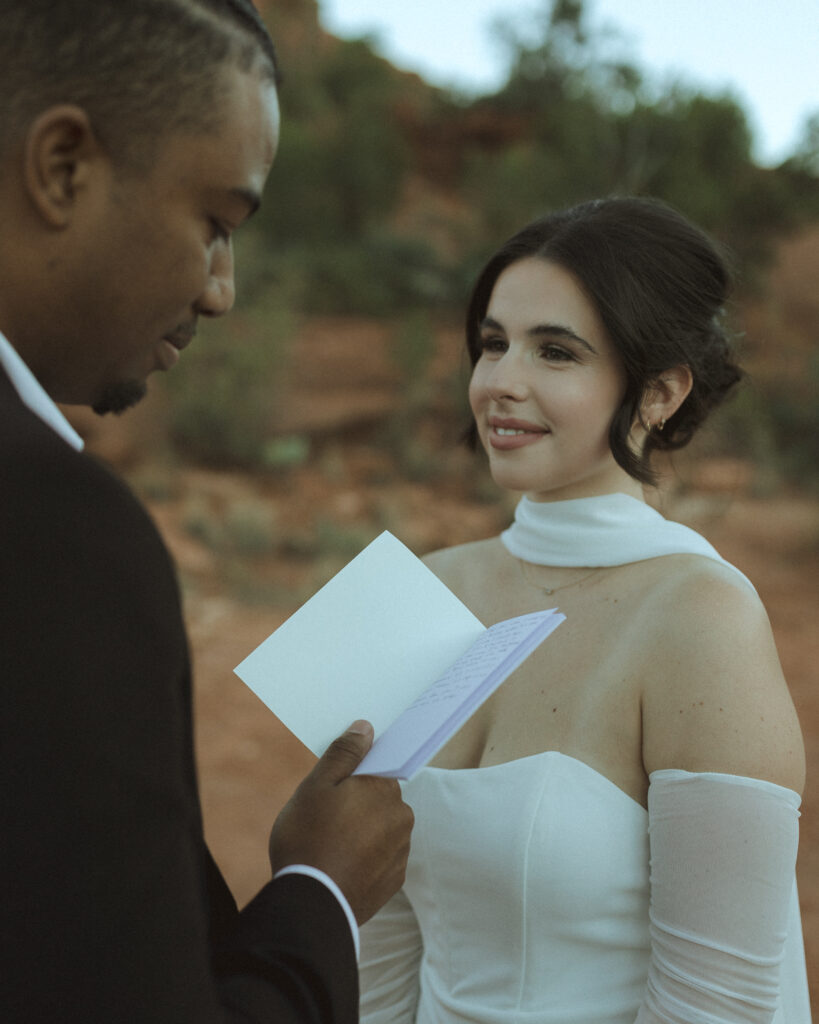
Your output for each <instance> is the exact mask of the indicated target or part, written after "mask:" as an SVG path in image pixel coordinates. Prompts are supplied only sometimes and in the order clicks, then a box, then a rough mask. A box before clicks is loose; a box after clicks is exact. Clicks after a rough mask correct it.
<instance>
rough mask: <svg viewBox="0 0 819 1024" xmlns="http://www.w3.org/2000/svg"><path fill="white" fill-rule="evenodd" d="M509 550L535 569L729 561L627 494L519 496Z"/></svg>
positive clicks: (504, 537)
mask: <svg viewBox="0 0 819 1024" xmlns="http://www.w3.org/2000/svg"><path fill="white" fill-rule="evenodd" d="M501 541H502V543H503V545H504V547H505V548H506V549H507V551H508V552H509V553H510V554H512V555H514V556H515V557H516V558H522V559H523V560H524V561H526V562H531V563H533V564H534V565H554V566H583V567H586V566H588V567H592V566H610V565H626V564H627V563H628V562H641V561H643V560H644V559H646V558H657V557H658V556H659V555H676V554H694V555H703V556H704V557H705V558H711V559H713V560H714V561H716V562H720V563H722V565H726V566H728V567H729V568H730V569H733V570H734V572H736V573H738V574H739V575H740V576H741V577H742V579H743V580H745V582H746V583H748V585H749V586H751V587H752V586H753V585H752V584H751V583H750V581H749V580H748V579H747V577H745V576H743V574H742V573H741V572H740V571H739V569H737V568H736V567H735V566H733V565H731V564H730V562H726V561H725V559H724V558H723V557H722V556H721V555H720V554H718V553H717V551H716V550H715V549H714V548H713V547H712V546H711V545H710V544H709V543H708V541H707V540H706V539H705V538H704V537H701V536H700V535H699V534H698V533H696V532H695V531H694V530H691V529H689V528H688V527H687V526H683V525H682V523H674V522H671V521H670V520H667V519H664V518H663V517H662V516H661V515H660V513H659V512H656V511H655V510H654V509H653V508H651V507H650V506H649V505H646V504H645V502H642V501H639V500H638V499H637V498H632V497H630V496H629V495H628V494H603V495H600V496H599V497H594V498H575V499H573V500H571V501H531V500H530V499H529V498H526V497H524V498H521V500H520V502H519V503H518V506H517V508H516V509H515V521H514V523H512V525H511V526H510V527H509V529H507V530H504V531H503V533H502V534H501Z"/></svg>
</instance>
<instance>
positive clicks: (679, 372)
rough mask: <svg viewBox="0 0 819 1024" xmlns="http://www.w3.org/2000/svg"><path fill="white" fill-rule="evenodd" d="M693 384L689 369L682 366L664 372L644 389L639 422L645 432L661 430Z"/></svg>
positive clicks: (686, 396)
mask: <svg viewBox="0 0 819 1024" xmlns="http://www.w3.org/2000/svg"><path fill="white" fill-rule="evenodd" d="M693 384H694V377H693V375H692V373H691V369H690V367H688V366H686V365H684V364H682V365H680V366H674V367H672V368H671V369H670V370H664V371H663V373H662V374H661V375H660V376H659V377H658V378H657V380H656V381H654V383H653V384H652V385H650V387H648V388H646V391H645V394H644V395H643V400H642V402H641V403H640V422H641V423H642V425H643V426H644V427H645V428H646V430H651V428H652V427H656V428H657V429H659V430H662V429H663V427H664V426H665V424H666V420H670V419H671V417H672V416H673V415H674V413H675V412H676V411H677V410H678V409H679V407H680V406H681V405H682V404H683V402H684V401H685V400H686V398H688V395H689V394H690V392H691V388H692V387H693Z"/></svg>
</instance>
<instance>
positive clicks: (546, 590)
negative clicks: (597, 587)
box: [517, 558, 603, 597]
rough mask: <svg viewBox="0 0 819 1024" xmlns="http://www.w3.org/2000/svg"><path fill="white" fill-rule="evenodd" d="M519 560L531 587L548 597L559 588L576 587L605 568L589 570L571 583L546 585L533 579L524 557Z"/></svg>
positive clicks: (599, 567)
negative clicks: (555, 585)
mask: <svg viewBox="0 0 819 1024" xmlns="http://www.w3.org/2000/svg"><path fill="white" fill-rule="evenodd" d="M517 561H518V564H519V565H520V571H521V575H522V576H523V578H524V580H525V581H526V582H527V583H528V584H529V586H530V587H534V588H535V590H539V591H540V592H541V594H545V595H546V596H547V597H551V596H552V594H556V593H557V592H558V590H566V589H567V588H568V587H574V586H576V585H577V584H578V583H582V582H583V580H588V579H591V577H592V576H594V575H595V573H598V572H600V570H601V569H602V568H603V566H600V565H599V566H598V567H597V568H596V569H592V571H591V572H587V573H586V575H585V576H581V577H580V578H579V579H576V580H571V582H569V583H561V584H560V585H559V586H557V587H544V586H543V585H542V584H540V583H535V581H534V580H533V579H530V577H529V574H528V573H527V571H526V562H524V561H523V559H522V558H518V560H517Z"/></svg>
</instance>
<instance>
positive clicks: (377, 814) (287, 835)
mask: <svg viewBox="0 0 819 1024" xmlns="http://www.w3.org/2000/svg"><path fill="white" fill-rule="evenodd" d="M372 740H373V729H372V726H371V725H370V724H369V722H354V723H353V725H351V726H350V728H349V729H348V730H347V732H345V733H344V735H343V736H340V737H339V738H338V739H337V740H335V741H334V742H333V743H332V744H331V745H330V747H329V748H328V750H327V752H326V753H325V754H324V756H323V757H322V758H321V759H320V760H319V762H318V764H317V765H316V766H315V768H314V769H313V770H312V771H311V772H310V774H309V775H308V776H307V777H306V778H305V779H304V781H303V782H302V783H301V785H300V786H299V788H298V789H297V790H296V792H295V793H294V794H293V796H292V797H291V798H290V801H289V802H288V803H287V805H286V806H285V807H284V809H283V810H282V812H281V814H280V815H279V817H278V818H277V819H276V822H275V824H274V825H273V831H272V832H271V834H270V864H271V867H272V868H273V873H274V874H275V873H276V871H278V870H280V869H281V868H283V867H286V866H287V865H288V864H307V865H310V866H312V867H315V868H318V869H319V870H320V871H323V872H325V874H327V875H329V876H330V878H332V879H333V881H334V882H335V883H336V884H337V885H338V887H339V888H340V889H341V891H342V892H343V893H344V895H345V897H346V898H347V900H348V902H349V904H350V906H351V907H352V910H353V913H354V914H355V916H356V920H357V921H358V923H359V924H363V923H364V922H365V921H367V920H368V919H369V918H370V917H372V915H373V914H374V913H375V912H376V910H378V909H379V907H381V906H382V905H383V904H384V903H386V902H387V900H388V899H389V898H390V896H392V895H393V893H395V892H397V890H398V889H400V888H401V886H402V885H403V883H404V873H405V871H406V866H407V857H408V855H409V847H410V833H411V831H412V825H413V820H414V819H413V814H412V811H411V810H410V808H409V807H408V806H407V805H406V804H405V803H404V802H403V800H402V799H401V791H400V788H399V786H398V783H397V782H396V781H395V780H394V779H379V778H376V777H374V776H372V775H356V776H355V777H351V772H352V771H353V769H355V768H356V767H357V765H358V763H359V762H360V761H361V759H362V758H363V757H364V755H365V754H366V753H367V751H368V750H369V749H370V746H371V745H372Z"/></svg>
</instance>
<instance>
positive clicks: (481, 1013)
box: [361, 495, 810, 1024]
mask: <svg viewBox="0 0 819 1024" xmlns="http://www.w3.org/2000/svg"><path fill="white" fill-rule="evenodd" d="M632 502H633V503H634V505H637V506H640V507H639V508H637V509H634V508H633V507H632V506H631V504H629V503H632ZM624 503H625V504H624ZM530 504H531V503H530ZM519 513H520V514H522V520H523V522H528V520H527V516H528V514H529V513H533V514H534V515H536V516H537V515H540V514H541V509H540V508H539V507H536V508H534V509H528V508H526V507H525V506H524V508H523V509H519ZM555 513H557V515H558V522H557V523H556V524H555V523H553V522H552V521H551V520H549V522H548V524H547V525H548V526H549V536H553V535H558V536H559V535H560V533H561V530H563V527H565V526H567V524H568V530H569V534H571V537H572V538H575V537H576V536H577V535H578V532H579V534H580V535H581V536H583V535H584V531H586V527H587V526H589V525H591V527H592V529H593V530H598V529H599V527H600V521H601V517H602V519H603V520H604V521H605V522H606V523H607V527H606V529H607V532H608V533H611V532H612V531H613V532H614V533H617V530H618V527H617V525H616V522H615V520H617V519H618V518H619V519H620V520H621V524H620V525H621V533H620V536H619V538H618V544H619V547H618V545H615V550H618V552H619V557H620V558H622V560H623V561H633V560H636V559H635V558H634V557H633V555H634V550H635V545H637V548H636V550H637V552H639V553H641V556H642V557H653V555H650V554H642V552H645V551H646V550H652V551H653V550H655V548H656V545H657V544H659V545H661V546H663V545H667V544H668V543H669V536H670V535H671V534H673V537H672V538H671V541H670V543H671V545H672V549H673V550H675V551H680V550H688V551H691V550H692V549H694V550H696V551H697V553H699V554H703V555H705V556H706V557H714V558H719V556H718V555H717V554H716V552H713V549H711V552H713V553H710V552H709V551H708V550H705V549H703V547H702V545H705V544H706V542H705V541H704V540H703V539H702V538H700V537H699V535H697V534H693V533H692V531H686V528H685V527H681V526H679V525H678V524H670V523H669V524H668V526H669V527H671V528H672V529H671V530H670V531H666V530H664V529H663V527H662V524H664V523H665V520H663V519H662V517H661V516H659V515H658V514H657V513H656V512H654V511H653V510H651V509H649V508H648V507H647V506H642V504H641V503H640V502H636V501H635V499H631V498H627V497H626V496H624V495H610V496H606V497H605V498H604V499H582V500H581V501H580V502H576V501H575V502H562V503H560V506H559V507H556V506H554V505H553V506H552V507H551V508H550V509H548V511H547V515H548V516H551V517H554V515H555ZM561 516H562V518H560V517H561ZM635 516H636V517H637V520H638V524H637V526H636V530H634V529H633V528H634V518H635ZM589 517H590V518H589ZM518 524H519V520H518V519H517V518H516V526H517V525H518ZM541 525H542V524H541ZM529 526H530V527H531V523H529ZM552 527H554V530H553V529H552ZM538 529H541V527H540V526H538ZM629 531H631V533H630V537H631V539H630V540H628V537H627V535H628V534H629ZM680 531H686V532H687V533H689V534H691V536H692V538H695V539H692V540H691V541H690V543H689V542H687V540H686V536H685V533H681V532H680ZM541 532H542V530H541ZM509 534H510V531H507V534H505V535H504V543H506V544H507V546H508V547H510V550H512V549H514V547H515V546H516V544H517V542H520V543H521V544H523V545H524V546H527V539H528V541H529V542H531V541H532V538H533V537H535V536H536V533H535V534H531V535H527V534H526V533H521V531H519V530H518V531H516V530H515V527H512V530H511V536H510V535H509ZM567 536H568V535H564V537H563V539H562V541H561V546H560V550H561V552H562V553H563V554H564V556H565V552H566V551H567ZM585 536H586V537H588V532H586V533H585ZM652 537H653V539H651V538H652ZM538 543H539V542H538ZM624 544H625V546H623V545H624ZM629 545H630V546H629ZM569 546H571V545H569ZM574 546H575V547H576V546H577V545H576V544H575V545H574ZM706 547H707V545H706ZM610 549H611V546H610V545H606V550H610ZM582 550H583V551H588V550H589V548H588V546H584V547H583V549H582ZM534 553H535V552H534V551H533V549H532V546H531V543H529V544H528V548H527V555H528V557H529V558H530V560H535V559H534V558H532V555H533V554H534ZM657 553H670V552H667V551H665V550H660V551H659V552H657ZM550 557H552V554H550V553H544V554H543V558H544V559H547V558H550ZM576 557H577V558H580V557H581V556H580V555H576ZM577 564H582V563H579V562H578V563H577ZM587 564H588V563H587ZM404 794H405V799H406V800H407V801H408V803H410V805H411V806H412V807H413V809H414V811H415V815H416V824H415V830H414V833H413V840H412V852H411V855H410V861H409V866H408V871H407V878H406V883H405V886H404V888H403V890H402V891H401V892H400V893H399V894H398V895H397V896H396V897H394V898H393V900H392V901H391V902H390V903H388V904H387V906H386V907H385V908H384V909H383V910H382V911H381V912H380V913H379V914H377V915H376V916H375V918H373V919H372V921H370V922H369V923H368V924H367V925H365V926H364V928H363V929H362V936H361V937H362V954H361V988H362V997H361V1020H362V1024H456V1022H457V1024H635V1022H639V1024H746V1022H748V1024H751V1022H752V1024H762V1022H767V1024H770V1022H775V1024H810V1009H809V1005H808V992H807V980H806V970H805V958H804V950H803V944H802V933H801V924H800V917H799V905H798V900H797V894H796V885H795V878H794V865H795V859H796V846H797V836H798V824H797V822H798V816H799V812H798V807H799V803H800V799H799V796H798V794H796V793H794V792H792V791H791V790H788V789H784V788H782V787H780V786H775V785H773V784H772V783H769V782H762V781H759V780H755V779H745V778H740V777H737V776H731V775H719V774H711V773H709V774H705V773H703V774H691V773H688V772H683V771H677V770H667V771H661V772H654V773H653V774H652V776H651V778H650V785H649V807H648V810H645V809H644V808H643V807H642V806H641V805H640V804H638V803H636V802H635V801H634V800H632V799H631V797H629V796H628V795H626V794H625V793H624V792H623V791H622V790H620V789H619V788H617V786H615V785H614V784H613V783H612V782H610V781H609V780H608V779H606V778H604V777H603V776H602V775H600V774H599V773H598V772H596V771H594V770H593V769H592V768H590V767H589V766H588V765H586V764H584V763H583V762H581V761H578V760H576V759H575V758H572V757H568V756H566V755H564V754H562V753H559V752H557V751H546V752H544V753H541V754H535V755H532V756H530V757H525V758H521V759H519V760H515V761H511V762H508V763H505V764H499V765H496V766H492V767H486V768H477V769H471V770H444V769H437V768H425V769H422V770H421V771H420V772H419V773H418V775H417V776H416V777H415V778H414V779H413V780H412V781H411V782H409V783H406V784H405V785H404Z"/></svg>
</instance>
